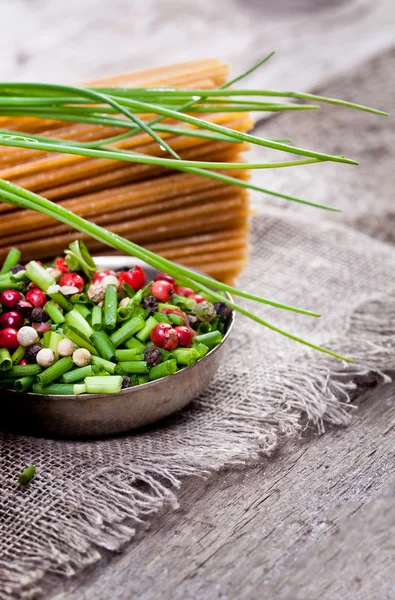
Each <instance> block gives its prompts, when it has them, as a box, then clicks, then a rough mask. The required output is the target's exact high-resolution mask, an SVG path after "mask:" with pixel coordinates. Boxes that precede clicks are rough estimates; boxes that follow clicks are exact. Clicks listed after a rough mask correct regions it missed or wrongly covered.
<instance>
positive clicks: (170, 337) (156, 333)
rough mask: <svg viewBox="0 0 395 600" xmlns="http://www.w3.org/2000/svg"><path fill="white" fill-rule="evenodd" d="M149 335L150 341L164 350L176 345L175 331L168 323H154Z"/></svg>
mask: <svg viewBox="0 0 395 600" xmlns="http://www.w3.org/2000/svg"><path fill="white" fill-rule="evenodd" d="M150 337H151V342H153V343H154V344H155V346H159V348H164V349H165V350H174V349H175V348H177V346H178V335H177V331H176V330H175V329H173V327H172V326H171V325H169V323H158V324H157V325H155V327H154V328H153V329H152V331H151V334H150Z"/></svg>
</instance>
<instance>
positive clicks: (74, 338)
mask: <svg viewBox="0 0 395 600" xmlns="http://www.w3.org/2000/svg"><path fill="white" fill-rule="evenodd" d="M63 333H64V335H65V337H67V338H68V339H69V340H70V341H71V342H73V343H74V344H75V345H76V346H78V348H85V350H89V352H90V353H91V354H92V356H93V355H98V351H97V350H96V348H95V347H94V346H93V345H92V344H91V343H90V342H87V341H86V340H85V339H84V338H83V337H82V336H81V335H79V334H78V333H76V332H75V331H74V330H73V329H72V328H71V327H64V329H63Z"/></svg>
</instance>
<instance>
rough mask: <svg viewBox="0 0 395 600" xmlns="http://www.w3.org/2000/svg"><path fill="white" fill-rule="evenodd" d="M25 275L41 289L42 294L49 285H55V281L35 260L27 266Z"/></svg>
mask: <svg viewBox="0 0 395 600" xmlns="http://www.w3.org/2000/svg"><path fill="white" fill-rule="evenodd" d="M26 275H27V277H28V278H29V279H30V280H31V281H33V282H34V283H35V284H36V285H37V286H38V287H39V288H41V289H42V290H43V292H46V291H47V289H48V288H49V287H50V286H51V285H54V284H55V279H54V278H53V277H52V276H51V275H50V274H49V273H48V271H46V270H45V269H44V267H42V266H41V265H39V264H38V262H36V261H35V260H31V261H30V262H29V264H28V265H27V267H26Z"/></svg>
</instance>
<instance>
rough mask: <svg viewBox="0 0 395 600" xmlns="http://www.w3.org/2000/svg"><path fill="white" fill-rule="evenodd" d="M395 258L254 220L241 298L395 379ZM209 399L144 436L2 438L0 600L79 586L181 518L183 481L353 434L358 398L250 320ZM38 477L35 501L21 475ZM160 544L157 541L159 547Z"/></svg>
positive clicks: (354, 235) (317, 228) (319, 358)
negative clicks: (70, 582) (155, 522)
mask: <svg viewBox="0 0 395 600" xmlns="http://www.w3.org/2000/svg"><path fill="white" fill-rule="evenodd" d="M394 264H395V252H394V250H393V248H392V247H390V246H387V245H385V244H383V243H381V242H379V241H375V240H373V239H372V238H369V237H368V236H365V235H364V234H362V233H358V232H355V231H353V230H351V229H349V228H347V227H345V226H341V225H337V224H334V223H333V222H330V221H325V220H324V221H320V222H317V221H309V220H308V219H306V217H303V219H302V217H299V216H298V215H297V214H291V213H287V212H285V211H282V212H276V210H275V209H272V210H270V211H269V213H268V214H266V215H265V216H258V217H256V218H254V220H253V227H252V255H251V262H250V265H249V267H248V268H247V269H246V271H245V273H244V275H243V277H242V281H241V282H240V285H241V286H243V287H244V288H248V289H251V290H255V291H256V292H259V293H261V294H263V295H266V296H268V297H274V298H276V299H281V300H283V301H284V302H287V303H290V304H294V305H299V306H303V307H305V308H311V309H317V310H319V311H321V312H322V313H323V315H324V316H323V317H322V318H321V319H314V318H310V317H306V316H303V315H296V314H294V313H290V312H285V311H278V310H275V309H269V308H265V307H255V309H258V311H259V312H260V313H261V314H262V315H264V317H265V318H266V319H267V320H271V321H273V322H276V323H277V324H278V325H280V326H282V327H284V328H288V329H289V330H291V331H293V332H294V333H296V334H300V335H302V336H306V337H307V338H308V339H310V340H311V341H313V342H315V343H318V344H324V345H326V344H327V345H329V346H330V347H331V348H332V349H334V350H336V351H339V352H341V353H343V354H346V355H349V356H352V357H353V358H354V359H355V360H356V361H357V365H358V367H357V368H358V370H359V371H367V370H370V369H375V368H376V369H379V370H382V369H385V368H387V367H390V366H393V365H394V359H393V346H394V333H395V304H394V302H393V296H392V297H391V290H392V289H393V288H394V286H395V270H394ZM229 346H230V347H229V351H228V353H227V356H226V359H225V360H224V363H223V365H222V366H221V368H220V370H219V373H218V376H217V377H216V379H215V381H213V383H212V385H211V386H210V389H209V390H208V391H207V393H206V394H204V395H203V396H202V397H201V398H199V399H197V400H196V401H195V402H194V403H193V405H192V406H191V407H190V408H188V409H186V410H184V411H183V412H182V413H181V414H178V415H177V416H175V417H174V418H171V419H169V420H168V421H167V422H165V423H162V424H161V425H160V426H158V427H156V428H154V429H152V430H150V431H146V432H143V433H137V434H136V433H134V434H130V435H125V436H122V437H118V438H114V439H106V440H102V441H89V442H71V441H53V440H47V439H36V438H33V437H18V436H15V435H11V434H9V433H5V432H4V433H0V484H1V497H0V598H1V600H5V599H10V598H20V597H22V598H33V597H36V596H39V588H40V582H41V581H42V579H43V578H44V576H45V575H46V574H47V573H58V574H64V575H66V576H70V575H72V574H73V573H75V572H77V571H78V570H80V569H82V568H83V567H84V566H86V565H88V564H91V563H93V562H95V561H97V560H99V558H100V550H101V548H106V549H118V548H120V547H121V546H122V544H124V543H125V542H126V541H127V540H129V539H130V538H131V537H132V536H133V533H134V526H135V525H136V524H137V523H138V522H139V521H140V520H141V519H147V518H149V515H151V514H153V513H154V512H156V511H158V510H159V509H161V508H162V507H163V506H164V505H165V504H168V503H171V504H172V505H173V506H174V507H176V506H177V500H176V490H177V488H178V486H179V485H180V480H181V478H182V477H184V476H187V475H191V474H204V473H210V472H213V471H215V470H217V469H220V468H221V467H223V466H224V465H234V464H240V463H242V462H243V461H248V460H251V459H256V458H257V457H258V456H259V455H260V453H265V454H268V453H270V452H271V451H272V450H273V448H274V447H275V446H276V444H277V443H278V440H279V437H280V436H284V435H285V436H290V435H295V434H296V433H297V432H298V431H299V430H300V427H301V417H303V418H304V419H305V418H306V417H307V418H308V419H309V420H310V421H313V422H314V423H315V424H316V425H317V426H318V428H319V429H320V430H322V429H323V428H324V423H325V421H326V422H328V423H335V424H347V423H348V421H349V419H350V411H349V410H348V408H347V404H346V403H347V402H348V399H349V393H350V390H351V389H352V388H353V387H355V384H354V383H353V382H352V381H351V382H350V378H349V377H346V376H344V375H342V374H340V375H339V374H338V372H341V371H342V368H343V367H344V365H342V364H341V363H340V361H336V360H335V359H331V358H329V357H327V356H325V355H321V354H319V353H317V352H314V351H309V350H306V348H304V347H302V346H300V345H298V344H296V343H294V342H291V341H288V340H286V339H285V338H281V337H280V336H279V335H278V334H275V333H272V332H270V331H268V330H265V329H263V328H262V327H260V326H259V325H256V324H254V323H252V322H250V321H248V320H247V319H245V318H244V317H240V318H238V319H237V324H236V326H235V331H234V334H233V335H232V336H231V341H230V344H229ZM31 463H33V464H35V465H36V466H37V468H38V476H37V477H36V479H35V480H34V481H33V482H32V483H31V484H30V485H29V486H27V487H26V488H24V489H21V488H20V487H19V486H18V483H17V476H18V473H19V472H20V471H21V470H22V469H23V468H24V467H25V466H26V465H28V464H31ZM147 535H149V533H148V534H147Z"/></svg>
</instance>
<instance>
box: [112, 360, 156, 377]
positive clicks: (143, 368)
mask: <svg viewBox="0 0 395 600" xmlns="http://www.w3.org/2000/svg"><path fill="white" fill-rule="evenodd" d="M117 369H118V370H119V371H121V372H122V373H126V374H129V373H148V371H149V366H148V363H146V362H145V361H144V360H130V361H122V362H119V363H118V364H117V367H116V369H115V372H117Z"/></svg>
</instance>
